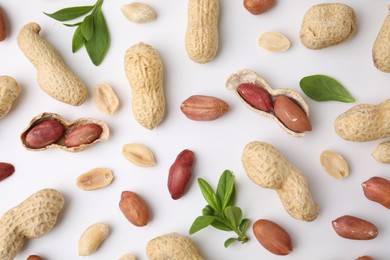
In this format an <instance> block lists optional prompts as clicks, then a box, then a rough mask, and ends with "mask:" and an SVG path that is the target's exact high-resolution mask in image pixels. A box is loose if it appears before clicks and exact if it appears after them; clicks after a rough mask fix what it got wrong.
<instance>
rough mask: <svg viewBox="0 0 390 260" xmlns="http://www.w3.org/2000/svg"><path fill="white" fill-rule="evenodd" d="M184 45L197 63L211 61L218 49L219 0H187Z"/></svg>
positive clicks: (190, 56) (189, 55)
mask: <svg viewBox="0 0 390 260" xmlns="http://www.w3.org/2000/svg"><path fill="white" fill-rule="evenodd" d="M187 16H188V18H187V19H188V21H187V31H186V37H185V47H186V51H187V54H188V57H189V58H190V59H191V60H193V61H195V62H197V63H207V62H209V61H211V60H212V59H213V58H214V56H215V55H216V53H217V51H218V45H219V35H218V19H219V0H189V1H188V14H187Z"/></svg>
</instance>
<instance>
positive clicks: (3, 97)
mask: <svg viewBox="0 0 390 260" xmlns="http://www.w3.org/2000/svg"><path fill="white" fill-rule="evenodd" d="M19 94H20V86H19V84H18V82H16V80H15V79H14V78H12V77H9V76H0V119H1V118H2V117H4V116H5V115H7V114H8V112H9V111H10V110H11V107H12V104H13V103H14V101H15V99H16V98H17V97H18V96H19Z"/></svg>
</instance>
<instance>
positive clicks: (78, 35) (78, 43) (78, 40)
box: [72, 26, 85, 53]
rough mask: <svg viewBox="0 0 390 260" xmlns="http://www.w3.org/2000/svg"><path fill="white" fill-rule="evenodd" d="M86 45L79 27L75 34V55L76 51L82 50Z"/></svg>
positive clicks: (73, 47)
mask: <svg viewBox="0 0 390 260" xmlns="http://www.w3.org/2000/svg"><path fill="white" fill-rule="evenodd" d="M84 43H85V38H84V36H83V34H82V33H81V28H80V26H79V27H77V28H76V30H75V31H74V34H73V39H72V52H73V53H75V52H76V51H78V50H80V48H81V47H83V45H84Z"/></svg>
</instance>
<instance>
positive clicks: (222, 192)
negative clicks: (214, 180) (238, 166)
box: [217, 170, 235, 210]
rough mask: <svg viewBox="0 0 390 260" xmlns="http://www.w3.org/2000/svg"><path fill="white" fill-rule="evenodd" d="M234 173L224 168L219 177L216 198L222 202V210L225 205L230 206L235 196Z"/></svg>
mask: <svg viewBox="0 0 390 260" xmlns="http://www.w3.org/2000/svg"><path fill="white" fill-rule="evenodd" d="M234 193H235V189H234V175H233V174H232V172H231V171H229V170H225V171H224V172H223V173H222V175H221V177H220V178H219V182H218V186H217V198H218V199H219V201H220V202H221V204H222V210H223V209H224V208H226V207H227V206H232V205H233V203H234V199H235V198H234V197H235V194H234Z"/></svg>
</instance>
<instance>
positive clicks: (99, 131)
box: [20, 113, 110, 152]
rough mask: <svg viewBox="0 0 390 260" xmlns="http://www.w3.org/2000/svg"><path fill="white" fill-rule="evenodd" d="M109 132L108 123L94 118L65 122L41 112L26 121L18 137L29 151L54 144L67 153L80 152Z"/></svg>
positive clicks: (53, 115)
mask: <svg viewBox="0 0 390 260" xmlns="http://www.w3.org/2000/svg"><path fill="white" fill-rule="evenodd" d="M109 134H110V130H109V128H108V126H107V125H106V124H105V123H104V122H102V121H100V120H97V119H93V118H79V119H77V120H76V121H73V122H68V121H67V120H65V119H64V118H63V117H62V116H60V115H58V114H55V113H42V114H40V115H38V116H36V117H34V118H33V119H32V120H31V121H30V123H29V125H28V126H27V127H26V128H25V130H24V131H23V133H22V134H21V135H20V139H21V141H22V144H23V146H24V147H25V148H26V149H27V150H30V151H43V150H46V149H48V148H51V147H57V148H60V149H62V150H65V151H67V152H80V151H83V150H85V149H87V148H89V147H90V146H91V145H93V144H94V143H97V142H100V141H105V140H107V139H108V137H109Z"/></svg>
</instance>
